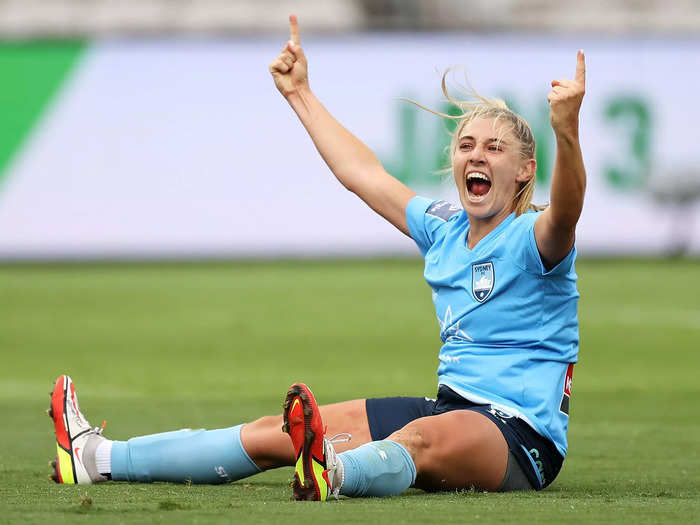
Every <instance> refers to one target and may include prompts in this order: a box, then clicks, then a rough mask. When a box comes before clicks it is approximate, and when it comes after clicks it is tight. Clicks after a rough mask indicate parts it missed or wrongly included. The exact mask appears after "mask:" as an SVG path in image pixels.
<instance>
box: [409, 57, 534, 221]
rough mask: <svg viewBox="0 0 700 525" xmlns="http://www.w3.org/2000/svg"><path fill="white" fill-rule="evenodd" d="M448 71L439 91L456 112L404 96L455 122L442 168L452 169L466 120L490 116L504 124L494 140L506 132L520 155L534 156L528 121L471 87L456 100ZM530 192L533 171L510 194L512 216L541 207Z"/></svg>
mask: <svg viewBox="0 0 700 525" xmlns="http://www.w3.org/2000/svg"><path fill="white" fill-rule="evenodd" d="M451 70H452V69H448V70H447V71H445V73H444V74H443V75H442V82H441V85H442V92H443V94H444V95H445V98H446V100H447V102H449V103H450V104H452V105H454V106H455V107H457V108H458V109H459V110H460V111H461V113H460V114H457V115H451V114H448V113H442V112H440V111H435V110H433V109H430V108H428V107H426V106H423V105H422V104H419V103H417V102H415V101H413V100H410V99H404V100H407V101H408V102H410V103H412V104H415V105H416V106H418V107H419V108H421V109H424V110H426V111H429V112H430V113H433V114H435V115H438V116H440V117H443V118H446V119H450V120H456V121H458V124H457V126H456V127H455V130H454V132H452V139H451V141H450V146H449V148H450V155H449V158H450V164H449V166H448V167H447V168H446V169H447V170H452V167H453V166H452V158H453V157H454V153H455V151H456V149H457V145H458V144H459V135H460V133H461V132H462V130H463V129H464V126H466V125H467V124H469V123H470V122H473V121H475V120H479V119H493V121H494V127H495V126H496V125H497V124H498V123H499V122H501V123H503V124H505V125H501V126H499V128H498V141H501V140H502V139H503V136H504V135H505V134H506V133H509V132H510V133H512V134H513V136H514V137H515V138H516V139H517V140H518V142H519V143H520V156H521V158H523V159H534V158H535V154H536V144H535V136H534V134H533V133H532V129H531V128H530V124H528V123H527V121H526V120H525V119H524V118H523V117H521V116H520V115H518V114H517V113H515V112H513V111H511V110H510V109H509V108H508V105H507V104H506V103H505V101H503V100H501V99H498V98H492V99H489V98H485V97H483V96H481V95H479V93H477V92H476V91H475V90H474V88H472V87H471V86H468V88H467V91H468V94H469V95H471V98H470V99H468V100H457V99H456V98H454V97H453V96H452V95H451V94H450V93H449V91H448V89H447V75H448V73H449V72H450V71H451ZM534 191H535V174H534V173H533V174H532V177H530V179H529V180H528V181H527V182H522V183H521V184H520V189H519V190H518V192H517V193H516V194H515V197H513V208H512V210H513V211H514V212H515V214H516V215H521V214H523V213H525V212H526V211H529V210H535V211H541V210H543V209H544V206H537V205H535V204H532V196H533V193H534Z"/></svg>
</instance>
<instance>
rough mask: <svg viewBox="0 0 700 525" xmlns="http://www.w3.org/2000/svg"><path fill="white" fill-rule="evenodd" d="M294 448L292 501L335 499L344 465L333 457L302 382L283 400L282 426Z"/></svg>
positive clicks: (310, 397) (313, 404) (318, 416)
mask: <svg viewBox="0 0 700 525" xmlns="http://www.w3.org/2000/svg"><path fill="white" fill-rule="evenodd" d="M282 430H283V431H284V432H286V433H287V434H289V437H290V438H291V439H292V445H293V447H294V454H295V456H296V465H295V467H294V481H292V489H293V490H294V499H296V500H299V501H301V500H305V501H325V500H327V499H328V496H330V495H331V494H333V495H334V496H336V498H337V497H338V493H339V491H340V486H341V485H342V484H343V464H342V463H341V462H340V460H339V459H338V457H337V456H336V453H335V450H334V449H333V445H332V443H331V440H328V439H326V437H325V436H324V435H323V434H324V427H323V421H322V420H321V413H320V411H319V409H318V405H317V404H316V400H315V399H314V395H313V393H312V392H311V390H310V389H309V387H307V386H306V385H305V384H303V383H295V384H293V385H292V386H291V387H289V390H288V391H287V397H286V399H285V401H284V425H283V426H282Z"/></svg>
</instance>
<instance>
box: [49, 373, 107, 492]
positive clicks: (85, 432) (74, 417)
mask: <svg viewBox="0 0 700 525" xmlns="http://www.w3.org/2000/svg"><path fill="white" fill-rule="evenodd" d="M50 396H51V406H50V407H49V409H48V410H47V412H48V414H49V417H50V418H51V419H53V424H54V430H55V432H56V460H55V461H51V462H50V463H49V465H50V466H51V467H53V473H52V474H51V475H50V476H49V479H51V480H53V481H55V482H56V483H70V484H76V483H80V484H90V483H98V482H100V481H106V480H107V478H106V477H105V476H103V475H101V474H100V473H99V472H97V467H96V465H95V449H96V448H97V445H99V443H100V441H101V440H103V439H104V438H103V437H102V436H101V434H102V429H100V428H94V429H93V428H92V427H91V426H90V423H88V421H87V419H85V416H83V414H82V413H81V412H80V408H79V406H78V396H77V395H76V393H75V386H74V385H73V381H71V378H70V377H68V376H66V375H62V376H61V377H59V378H58V379H57V380H56V385H55V386H54V389H53V393H51V394H50ZM103 428H104V425H103Z"/></svg>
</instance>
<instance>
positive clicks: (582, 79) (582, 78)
mask: <svg viewBox="0 0 700 525" xmlns="http://www.w3.org/2000/svg"><path fill="white" fill-rule="evenodd" d="M574 81H576V82H577V83H579V84H583V85H584V86H585V85H586V56H585V55H584V53H583V49H579V50H578V53H577V55H576V73H575V75H574Z"/></svg>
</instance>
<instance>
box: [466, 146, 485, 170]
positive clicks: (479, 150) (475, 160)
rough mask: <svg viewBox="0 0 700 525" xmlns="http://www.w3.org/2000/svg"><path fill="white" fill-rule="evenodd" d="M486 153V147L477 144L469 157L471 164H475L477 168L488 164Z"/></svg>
mask: <svg viewBox="0 0 700 525" xmlns="http://www.w3.org/2000/svg"><path fill="white" fill-rule="evenodd" d="M484 153H485V150H484V146H483V145H482V144H476V145H475V146H474V148H473V149H472V151H471V155H470V156H469V164H474V165H475V166H481V165H482V164H484V163H485V162H486V155H485V154H484Z"/></svg>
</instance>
